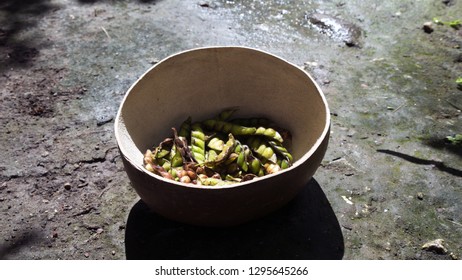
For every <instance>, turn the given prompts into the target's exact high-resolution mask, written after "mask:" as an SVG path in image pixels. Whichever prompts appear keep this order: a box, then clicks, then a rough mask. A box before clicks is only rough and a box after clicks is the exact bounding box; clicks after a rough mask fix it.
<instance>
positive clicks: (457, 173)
mask: <svg viewBox="0 0 462 280" xmlns="http://www.w3.org/2000/svg"><path fill="white" fill-rule="evenodd" d="M377 152H379V153H384V154H388V155H392V156H395V157H399V158H402V159H404V160H407V161H409V162H412V163H415V164H422V165H433V166H435V167H436V168H437V169H439V170H440V171H443V172H446V173H449V174H451V175H454V176H457V177H462V170H459V169H455V168H452V167H450V166H447V165H446V164H445V163H444V162H441V161H437V160H428V159H421V158H418V157H413V156H410V155H407V154H403V153H400V152H396V151H391V150H383V149H378V150H377Z"/></svg>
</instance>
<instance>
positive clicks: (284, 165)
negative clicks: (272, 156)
mask: <svg viewBox="0 0 462 280" xmlns="http://www.w3.org/2000/svg"><path fill="white" fill-rule="evenodd" d="M278 165H279V166H280V167H281V169H286V168H289V167H290V166H291V165H292V164H291V163H290V162H289V161H287V159H285V158H284V159H281V160H279V161H278Z"/></svg>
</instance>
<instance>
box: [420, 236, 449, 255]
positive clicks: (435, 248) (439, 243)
mask: <svg viewBox="0 0 462 280" xmlns="http://www.w3.org/2000/svg"><path fill="white" fill-rule="evenodd" d="M422 249H423V250H427V251H431V252H434V253H436V254H440V255H444V254H447V253H448V249H446V247H444V240H443V239H441V238H439V239H435V240H433V241H430V242H427V243H425V244H424V245H423V246H422Z"/></svg>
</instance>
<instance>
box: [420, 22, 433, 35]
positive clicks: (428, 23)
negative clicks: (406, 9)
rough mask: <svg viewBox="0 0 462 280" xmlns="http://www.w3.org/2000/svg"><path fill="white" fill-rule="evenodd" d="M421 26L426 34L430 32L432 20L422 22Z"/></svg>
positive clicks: (431, 30)
mask: <svg viewBox="0 0 462 280" xmlns="http://www.w3.org/2000/svg"><path fill="white" fill-rule="evenodd" d="M422 28H423V30H424V32H425V33H428V34H430V33H432V32H433V31H434V29H433V24H432V22H430V21H429V22H426V23H424V25H423V27H422Z"/></svg>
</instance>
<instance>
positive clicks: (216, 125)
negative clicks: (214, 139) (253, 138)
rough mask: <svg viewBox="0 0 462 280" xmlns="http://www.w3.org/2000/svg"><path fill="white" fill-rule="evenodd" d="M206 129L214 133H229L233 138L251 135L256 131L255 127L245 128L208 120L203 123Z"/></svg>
mask: <svg viewBox="0 0 462 280" xmlns="http://www.w3.org/2000/svg"><path fill="white" fill-rule="evenodd" d="M203 124H204V125H205V127H206V128H207V129H210V130H213V131H216V132H223V133H231V134H233V135H235V136H239V135H253V134H255V132H256V131H257V129H256V128H255V127H246V126H242V125H237V124H233V123H230V122H226V121H221V120H214V119H209V120H206V121H204V122H203Z"/></svg>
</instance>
